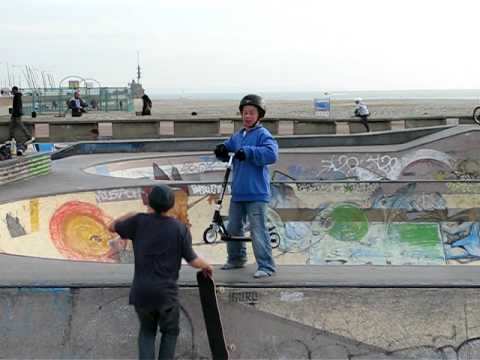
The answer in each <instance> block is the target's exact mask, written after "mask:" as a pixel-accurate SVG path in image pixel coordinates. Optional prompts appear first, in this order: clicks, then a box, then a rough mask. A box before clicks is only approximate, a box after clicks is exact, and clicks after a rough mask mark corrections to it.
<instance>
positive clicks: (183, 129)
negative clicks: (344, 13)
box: [0, 116, 472, 142]
mask: <svg viewBox="0 0 480 360" xmlns="http://www.w3.org/2000/svg"><path fill="white" fill-rule="evenodd" d="M454 119H458V124H472V118H471V117H455V118H448V119H447V118H445V117H424V118H418V117H417V118H403V119H399V118H391V119H384V118H370V119H369V125H370V128H371V130H372V131H388V130H399V129H403V128H417V127H432V126H439V125H445V124H447V125H452V126H454V125H457V120H454ZM262 123H263V126H265V127H266V128H267V129H268V130H269V131H270V132H271V133H272V134H273V135H321V134H341V135H343V134H353V133H361V132H365V128H364V127H363V125H362V124H360V123H359V121H358V120H357V119H352V118H348V119H335V120H330V119H318V118H266V119H264V120H263V121H262ZM25 124H26V126H27V128H28V129H30V130H32V129H34V131H35V136H36V137H37V138H39V139H41V140H42V141H48V142H71V141H81V140H89V139H91V133H90V130H91V129H93V128H98V129H105V133H106V135H101V136H105V137H111V138H112V139H115V140H124V139H141V138H143V139H145V138H150V139H151V138H154V137H177V138H182V137H183V138H185V137H209V136H224V135H230V134H232V133H233V132H234V131H238V130H239V129H241V128H242V127H243V124H242V120H241V119H240V118H219V119H214V118H195V119H191V118H190V119H156V118H151V117H148V118H146V119H144V118H141V119H134V118H132V119H119V120H101V119H96V118H95V117H94V116H92V117H90V118H88V117H85V118H82V119H81V120H66V119H61V120H58V119H55V120H52V119H50V120H42V119H39V120H37V119H35V120H34V121H25ZM102 124H103V125H102ZM107 124H110V125H107ZM8 125H9V121H0V141H1V139H5V140H6V139H7V138H8ZM109 126H111V128H112V129H111V133H112V134H111V135H108V134H109V133H110V130H106V129H107V127H109ZM16 135H19V136H20V138H21V135H22V134H16Z"/></svg>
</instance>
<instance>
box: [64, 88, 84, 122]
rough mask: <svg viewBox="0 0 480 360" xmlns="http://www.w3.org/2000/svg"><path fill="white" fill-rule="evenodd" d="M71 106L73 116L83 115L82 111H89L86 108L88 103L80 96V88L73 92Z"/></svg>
mask: <svg viewBox="0 0 480 360" xmlns="http://www.w3.org/2000/svg"><path fill="white" fill-rule="evenodd" d="M68 105H69V107H70V109H72V116H75V117H77V116H82V113H84V112H87V111H86V110H85V109H86V108H87V107H88V104H87V103H86V102H85V101H83V100H82V98H81V97H80V90H76V91H75V92H74V94H73V98H72V99H70V102H69V104H68Z"/></svg>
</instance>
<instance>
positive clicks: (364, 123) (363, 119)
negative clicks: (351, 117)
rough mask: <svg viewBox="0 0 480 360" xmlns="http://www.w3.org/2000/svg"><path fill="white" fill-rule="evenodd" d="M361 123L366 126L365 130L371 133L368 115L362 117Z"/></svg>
mask: <svg viewBox="0 0 480 360" xmlns="http://www.w3.org/2000/svg"><path fill="white" fill-rule="evenodd" d="M359 118H360V122H361V123H362V124H363V126H365V129H367V132H370V127H369V126H368V115H360V116H359Z"/></svg>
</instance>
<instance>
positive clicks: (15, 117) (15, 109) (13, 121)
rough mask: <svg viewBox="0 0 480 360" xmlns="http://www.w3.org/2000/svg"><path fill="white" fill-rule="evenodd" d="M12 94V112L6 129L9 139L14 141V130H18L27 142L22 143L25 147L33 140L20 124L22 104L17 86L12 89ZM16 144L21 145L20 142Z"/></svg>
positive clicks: (21, 123)
mask: <svg viewBox="0 0 480 360" xmlns="http://www.w3.org/2000/svg"><path fill="white" fill-rule="evenodd" d="M12 94H13V104H12V112H11V117H10V126H9V128H8V131H9V136H10V139H11V140H12V139H15V141H16V140H17V139H16V138H15V130H16V129H17V128H19V129H20V130H21V131H22V132H23V134H24V135H25V137H26V138H27V140H26V141H25V142H24V144H25V145H28V144H31V143H32V142H34V141H35V138H34V137H33V136H32V134H30V132H29V131H28V130H27V128H26V127H25V125H24V124H23V122H22V116H23V103H22V93H21V92H20V91H19V90H18V87H17V86H14V87H12ZM16 142H17V143H18V144H21V142H20V141H16Z"/></svg>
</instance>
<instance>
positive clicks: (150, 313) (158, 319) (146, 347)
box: [135, 303, 180, 359]
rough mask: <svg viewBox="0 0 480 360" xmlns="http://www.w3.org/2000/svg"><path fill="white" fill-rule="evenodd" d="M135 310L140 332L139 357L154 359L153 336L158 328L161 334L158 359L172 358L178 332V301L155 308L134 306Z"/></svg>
mask: <svg viewBox="0 0 480 360" xmlns="http://www.w3.org/2000/svg"><path fill="white" fill-rule="evenodd" d="M135 311H136V312H137V316H138V319H139V320H140V332H139V334H138V357H139V359H155V337H156V335H157V329H158V328H159V329H160V333H161V334H162V340H161V342H160V351H159V353H158V359H173V358H174V357H175V347H176V345H177V338H178V334H179V332H180V327H179V322H180V305H179V304H178V303H169V304H167V305H163V306H161V307H159V308H157V309H150V308H149V309H146V308H140V307H138V306H135Z"/></svg>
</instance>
